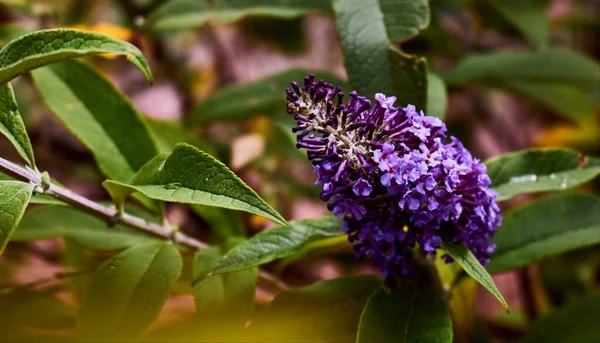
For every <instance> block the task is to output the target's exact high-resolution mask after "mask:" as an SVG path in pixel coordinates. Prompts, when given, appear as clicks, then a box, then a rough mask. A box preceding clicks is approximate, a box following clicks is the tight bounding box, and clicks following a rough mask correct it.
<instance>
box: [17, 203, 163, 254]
mask: <svg viewBox="0 0 600 343" xmlns="http://www.w3.org/2000/svg"><path fill="white" fill-rule="evenodd" d="M53 237H65V238H71V239H73V240H74V241H76V242H77V243H79V244H81V245H82V246H84V247H86V248H89V249H92V250H97V251H115V250H121V249H126V248H129V247H132V246H134V245H138V244H141V243H148V242H152V241H156V238H155V237H152V236H149V235H146V234H143V233H141V232H139V231H137V230H134V229H131V228H128V227H125V226H122V225H116V226H115V227H112V228H111V227H108V225H107V224H106V223H105V222H103V221H102V220H100V219H98V218H96V217H93V216H91V215H89V214H86V213H83V212H80V211H78V210H75V209H73V208H70V207H66V206H44V207H40V208H36V209H33V210H31V211H27V213H25V215H24V216H23V219H22V220H21V223H20V224H19V227H18V230H17V231H16V232H15V234H14V236H13V240H14V241H18V242H27V241H34V240H39V239H48V238H53Z"/></svg>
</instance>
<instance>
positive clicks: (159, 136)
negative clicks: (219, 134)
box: [144, 117, 215, 155]
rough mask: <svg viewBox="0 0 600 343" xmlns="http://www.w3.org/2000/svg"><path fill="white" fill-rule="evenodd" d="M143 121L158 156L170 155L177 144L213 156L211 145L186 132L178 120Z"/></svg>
mask: <svg viewBox="0 0 600 343" xmlns="http://www.w3.org/2000/svg"><path fill="white" fill-rule="evenodd" d="M144 119H145V122H146V124H147V125H148V128H149V129H150V134H151V136H152V138H153V140H154V141H155V142H156V146H157V149H158V152H159V153H160V154H168V153H170V152H171V151H173V149H175V146H176V145H177V144H179V143H187V144H190V145H193V146H195V147H196V148H198V149H200V150H202V151H204V152H206V153H208V154H211V155H214V154H215V148H214V147H213V146H212V145H210V144H208V142H205V141H202V140H200V139H199V138H198V137H195V136H194V135H193V134H192V133H191V132H190V131H187V130H186V129H185V128H184V125H183V124H182V123H181V121H179V120H156V119H151V118H148V117H145V118H144Z"/></svg>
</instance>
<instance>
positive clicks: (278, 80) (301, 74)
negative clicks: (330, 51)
mask: <svg viewBox="0 0 600 343" xmlns="http://www.w3.org/2000/svg"><path fill="white" fill-rule="evenodd" d="M311 73H313V74H315V75H316V77H317V78H318V79H323V80H325V81H327V82H330V83H332V84H334V85H339V86H345V84H344V82H343V81H341V80H339V79H338V78H336V77H334V76H331V75H329V74H327V73H324V72H317V71H308V70H303V69H297V70H290V71H286V72H284V73H280V74H276V75H273V76H270V77H267V78H265V79H263V80H259V81H254V82H250V83H246V84H242V85H236V86H232V87H228V88H224V89H222V90H220V91H218V92H217V93H215V94H214V95H212V96H211V97H209V98H208V99H206V100H204V101H202V102H201V103H200V104H198V106H197V107H196V108H195V109H194V110H193V111H192V114H191V115H190V117H189V120H188V123H189V124H191V125H198V124H201V123H204V122H210V121H240V120H245V119H248V118H251V117H252V116H255V115H267V116H270V117H276V116H282V115H285V108H286V106H285V104H286V95H285V89H286V88H288V87H290V82H292V81H296V82H298V83H300V84H302V82H303V80H304V78H305V77H306V76H307V75H308V74H311ZM288 130H290V129H289V128H288Z"/></svg>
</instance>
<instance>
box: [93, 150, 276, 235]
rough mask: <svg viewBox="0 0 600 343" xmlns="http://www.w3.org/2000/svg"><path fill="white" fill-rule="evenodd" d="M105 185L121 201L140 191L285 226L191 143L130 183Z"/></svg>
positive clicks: (146, 168)
mask: <svg viewBox="0 0 600 343" xmlns="http://www.w3.org/2000/svg"><path fill="white" fill-rule="evenodd" d="M104 186H105V187H106V188H107V189H108V191H109V192H110V193H111V195H112V196H113V197H115V196H116V197H118V198H121V199H123V198H124V196H126V195H127V194H129V193H132V192H135V191H138V192H141V193H142V194H144V195H145V196H147V197H149V198H151V199H155V200H162V201H169V202H181V203H187V204H195V205H207V206H215V207H223V208H229V209H233V210H238V211H246V212H250V213H254V214H258V215H261V216H263V217H266V218H268V219H271V220H273V221H275V222H277V223H280V224H285V219H283V217H282V216H281V215H280V214H279V213H277V211H275V210H274V209H273V208H271V207H270V206H269V205H268V204H267V203H266V202H265V201H264V200H263V199H261V198H260V196H259V195H258V194H256V192H254V191H253V190H252V189H251V188H250V187H248V186H247V185H246V184H245V183H244V182H243V181H242V180H240V179H239V178H238V177H237V176H236V175H235V174H234V173H233V172H232V171H231V170H229V168H227V166H225V165H224V164H223V163H221V162H219V161H218V160H216V159H215V158H214V157H212V156H210V155H208V154H206V153H205V152H203V151H201V150H198V149H197V148H195V147H193V146H191V145H188V144H178V145H177V146H176V147H175V150H173V152H172V153H171V155H169V156H168V157H166V156H164V155H163V156H158V157H157V158H155V159H153V160H151V161H150V162H148V164H147V165H146V166H144V167H143V168H142V169H141V170H140V171H139V172H138V174H136V175H135V177H134V178H133V179H132V180H131V184H124V183H119V182H115V181H111V180H109V181H105V182H104Z"/></svg>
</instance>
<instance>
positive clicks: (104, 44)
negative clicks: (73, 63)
mask: <svg viewBox="0 0 600 343" xmlns="http://www.w3.org/2000/svg"><path fill="white" fill-rule="evenodd" d="M104 53H114V54H120V55H125V56H126V57H127V59H128V60H129V61H130V62H131V63H133V64H134V65H135V66H136V67H138V68H139V69H140V70H141V71H142V73H143V74H144V76H145V77H146V79H148V81H149V82H151V83H152V73H151V72H150V67H149V66H148V62H147V61H146V59H145V58H144V55H143V54H142V52H141V51H140V50H139V49H138V48H136V47H135V46H133V45H132V44H130V43H127V42H123V41H120V40H117V39H114V38H111V37H108V36H105V35H101V34H97V33H92V32H87V31H81V30H74V29H51V30H41V31H36V32H32V33H30V34H27V35H24V36H21V37H19V38H18V39H15V40H13V41H12V42H10V43H9V44H7V45H6V46H5V47H4V48H3V49H2V50H0V83H4V82H8V81H10V80H12V79H13V78H15V77H16V76H17V75H19V74H22V73H25V72H27V71H30V70H33V69H36V68H39V67H41V66H44V65H47V64H51V63H54V62H58V61H61V60H64V59H68V58H74V57H80V56H85V55H98V54H104Z"/></svg>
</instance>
